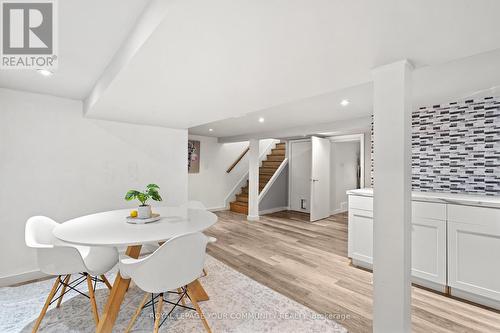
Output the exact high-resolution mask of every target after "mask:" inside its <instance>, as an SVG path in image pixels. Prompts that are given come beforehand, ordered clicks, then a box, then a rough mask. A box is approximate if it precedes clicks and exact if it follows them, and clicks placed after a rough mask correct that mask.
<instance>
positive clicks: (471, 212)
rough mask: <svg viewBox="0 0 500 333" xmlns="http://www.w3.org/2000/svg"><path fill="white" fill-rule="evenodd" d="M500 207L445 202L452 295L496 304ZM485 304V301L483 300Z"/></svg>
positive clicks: (499, 279)
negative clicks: (480, 298)
mask: <svg viewBox="0 0 500 333" xmlns="http://www.w3.org/2000/svg"><path fill="white" fill-rule="evenodd" d="M499 259H500V209H495V208H485V207H469V206H461V205H451V204H450V205H448V285H449V286H450V287H451V288H452V289H451V292H452V294H453V295H456V296H458V297H463V298H467V299H470V300H472V301H476V302H478V301H479V302H481V300H478V298H477V296H480V297H484V298H486V300H485V301H486V303H487V304H486V305H489V306H494V307H498V303H497V304H495V303H496V302H500V265H499ZM482 303H484V302H482Z"/></svg>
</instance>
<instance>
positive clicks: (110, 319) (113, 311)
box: [96, 245, 141, 333]
mask: <svg viewBox="0 0 500 333" xmlns="http://www.w3.org/2000/svg"><path fill="white" fill-rule="evenodd" d="M126 254H127V255H128V256H129V257H132V258H139V255H140V254H141V245H135V246H129V247H128V248H127V252H126ZM129 284H130V279H124V278H122V277H121V275H120V273H118V274H117V275H116V278H115V282H114V283H113V288H112V289H111V292H110V294H109V297H108V301H107V302H106V307H105V308H104V312H103V314H102V316H101V319H100V320H99V326H97V329H96V332H98V333H111V331H112V330H113V326H114V324H115V320H116V318H117V317H118V313H119V312H120V306H121V304H122V302H123V298H124V297H125V294H126V293H127V289H128V285H129Z"/></svg>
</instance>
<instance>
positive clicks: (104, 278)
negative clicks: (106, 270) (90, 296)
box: [101, 274, 113, 290]
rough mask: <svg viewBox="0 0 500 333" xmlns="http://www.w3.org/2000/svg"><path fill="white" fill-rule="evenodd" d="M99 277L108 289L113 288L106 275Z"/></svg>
mask: <svg viewBox="0 0 500 333" xmlns="http://www.w3.org/2000/svg"><path fill="white" fill-rule="evenodd" d="M101 279H102V280H103V281H104V284H105V285H106V287H108V289H109V290H111V289H112V288H113V286H111V283H109V281H108V279H107V278H106V275H104V274H103V275H101Z"/></svg>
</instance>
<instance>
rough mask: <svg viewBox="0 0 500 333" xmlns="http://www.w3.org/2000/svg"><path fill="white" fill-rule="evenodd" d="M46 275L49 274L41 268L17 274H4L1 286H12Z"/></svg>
mask: <svg viewBox="0 0 500 333" xmlns="http://www.w3.org/2000/svg"><path fill="white" fill-rule="evenodd" d="M46 276H47V275H46V274H44V273H42V272H40V271H39V270H34V271H29V272H24V273H20V274H15V275H8V276H2V277H0V287H7V286H12V285H13V284H18V283H23V282H27V281H32V280H36V279H41V278H44V277H46Z"/></svg>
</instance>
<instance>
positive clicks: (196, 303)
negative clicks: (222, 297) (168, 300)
mask: <svg viewBox="0 0 500 333" xmlns="http://www.w3.org/2000/svg"><path fill="white" fill-rule="evenodd" d="M186 288H187V294H188V296H189V298H190V299H191V303H193V306H194V308H195V309H196V312H198V316H200V319H201V322H202V323H203V326H205V329H206V330H207V332H208V333H212V330H211V329H210V326H208V322H207V319H206V318H205V315H204V314H203V312H202V311H201V309H200V306H199V305H198V302H197V301H196V298H195V297H194V295H193V294H192V293H191V291H190V290H189V287H186Z"/></svg>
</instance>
